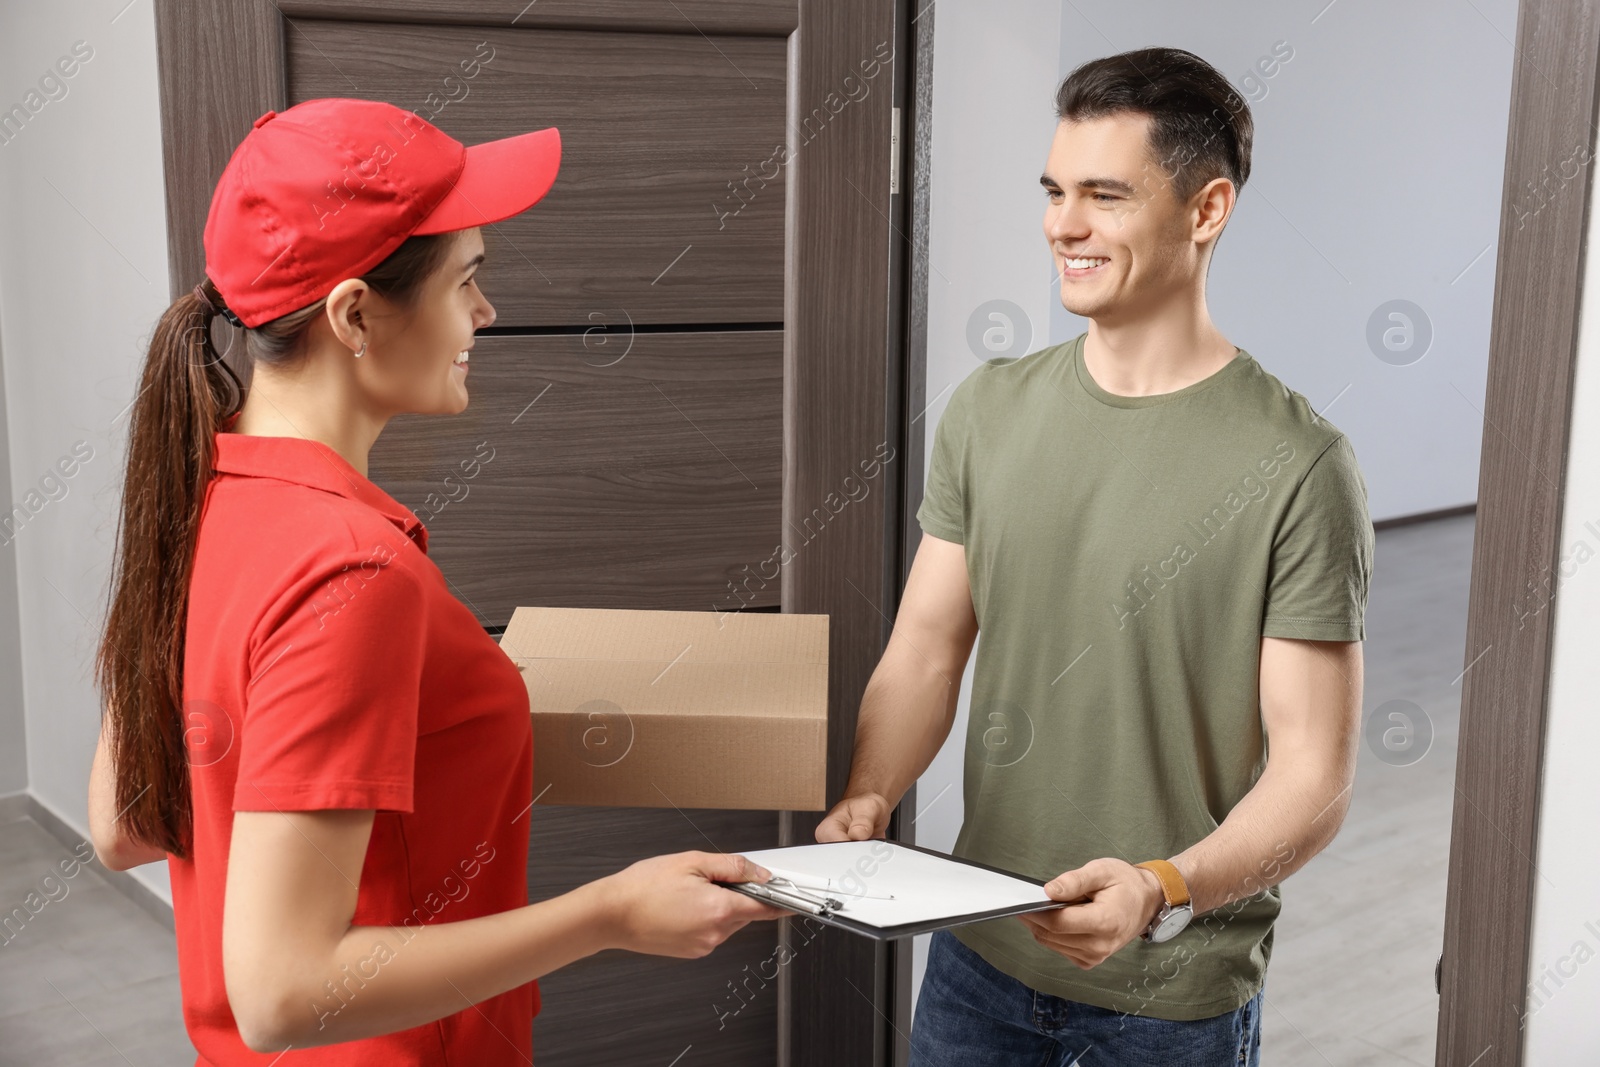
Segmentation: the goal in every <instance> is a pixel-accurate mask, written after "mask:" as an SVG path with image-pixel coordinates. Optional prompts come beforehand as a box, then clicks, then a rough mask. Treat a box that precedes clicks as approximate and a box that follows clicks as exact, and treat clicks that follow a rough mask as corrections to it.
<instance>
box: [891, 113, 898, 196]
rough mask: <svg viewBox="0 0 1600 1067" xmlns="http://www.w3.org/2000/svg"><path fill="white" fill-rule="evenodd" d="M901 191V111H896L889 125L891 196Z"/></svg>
mask: <svg viewBox="0 0 1600 1067" xmlns="http://www.w3.org/2000/svg"><path fill="white" fill-rule="evenodd" d="M899 191H900V109H899V108H895V109H894V117H893V118H892V119H891V120H890V125H889V195H890V196H893V195H895V194H896V193H898V192H899Z"/></svg>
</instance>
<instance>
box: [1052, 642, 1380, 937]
mask: <svg viewBox="0 0 1600 1067" xmlns="http://www.w3.org/2000/svg"><path fill="white" fill-rule="evenodd" d="M1361 686H1362V658H1361V643H1360V642H1359V641H1295V640H1287V639H1283V638H1276V637H1264V638H1262V639H1261V683H1260V689H1261V717H1262V723H1263V726H1264V727H1265V730H1266V734H1267V741H1268V749H1267V766H1266V769H1265V770H1263V771H1262V772H1261V777H1260V778H1259V779H1257V780H1256V784H1255V785H1254V786H1252V787H1251V789H1250V791H1249V792H1248V793H1246V794H1245V796H1244V798H1243V799H1241V800H1240V801H1239V803H1238V804H1236V805H1234V807H1233V810H1231V811H1230V812H1228V815H1227V818H1225V819H1224V820H1223V821H1222V824H1221V825H1220V826H1218V827H1217V828H1216V829H1215V830H1213V831H1212V832H1211V833H1210V834H1208V835H1206V836H1205V837H1204V838H1202V839H1201V840H1199V841H1197V842H1195V843H1194V844H1193V845H1191V846H1190V847H1188V848H1186V849H1184V850H1183V851H1182V852H1180V853H1178V855H1176V856H1172V857H1160V856H1148V857H1143V858H1144V859H1162V858H1170V859H1171V861H1172V863H1173V865H1174V866H1176V867H1177V868H1178V871H1179V873H1181V874H1182V875H1183V879H1184V881H1185V882H1186V883H1188V886H1189V895H1190V899H1191V902H1192V906H1193V908H1194V914H1195V916H1196V917H1199V916H1200V915H1202V914H1204V913H1205V912H1208V911H1211V910H1213V909H1215V908H1219V907H1222V906H1223V905H1225V904H1228V903H1229V902H1231V901H1233V900H1237V899H1239V898H1240V897H1247V896H1253V895H1255V894H1256V893H1259V892H1261V891H1262V890H1264V889H1268V888H1270V887H1271V886H1274V885H1277V884H1278V883H1279V882H1281V881H1283V880H1284V879H1285V878H1287V877H1288V876H1289V875H1291V874H1293V873H1294V872H1295V871H1297V870H1299V869H1300V868H1301V867H1303V866H1305V864H1306V863H1307V862H1308V861H1309V860H1310V859H1311V857H1313V856H1315V855H1316V854H1317V853H1318V852H1320V851H1322V849H1323V848H1325V847H1326V846H1327V844H1328V842H1329V841H1332V840H1333V836H1334V834H1336V833H1337V832H1338V830H1339V826H1340V824H1341V823H1342V822H1343V821H1344V816H1345V813H1346V812H1347V811H1348V810H1349V808H1350V792H1351V788H1350V787H1351V785H1352V784H1353V783H1354V782H1355V770H1356V753H1357V747H1358V745H1359V743H1360V736H1361ZM1046 889H1047V891H1048V892H1049V893H1050V895H1051V896H1052V897H1054V898H1055V899H1057V900H1065V901H1076V900H1079V899H1081V898H1084V897H1089V898H1091V899H1090V901H1089V902H1088V903H1086V904H1084V905H1083V906H1081V907H1069V908H1062V909H1060V910H1058V911H1052V912H1040V913H1038V914H1036V915H1028V916H1023V917H1022V919H1023V921H1025V922H1027V924H1028V925H1029V926H1030V927H1032V929H1033V935H1034V938H1035V939H1036V940H1037V941H1038V942H1039V943H1040V944H1042V945H1044V946H1045V947H1047V948H1050V949H1052V950H1053V951H1055V952H1059V953H1060V954H1061V955H1063V956H1066V957H1067V958H1068V959H1071V960H1072V961H1073V962H1074V963H1076V964H1078V965H1079V966H1080V967H1085V968H1087V967H1093V966H1095V965H1096V964H1098V963H1100V962H1101V961H1103V960H1105V959H1106V958H1107V957H1109V956H1110V955H1111V954H1112V953H1114V952H1116V951H1117V950H1119V949H1121V948H1122V947H1123V946H1124V945H1126V944H1127V943H1128V942H1130V941H1132V940H1133V939H1134V938H1135V937H1137V936H1138V935H1139V934H1140V933H1141V932H1142V931H1143V930H1144V929H1145V927H1146V926H1148V925H1149V924H1150V921H1151V920H1152V919H1154V918H1155V915H1156V912H1158V911H1159V910H1160V908H1161V905H1162V903H1163V901H1164V898H1163V897H1162V894H1161V883H1160V882H1159V881H1158V880H1157V879H1156V876H1155V875H1154V874H1153V873H1152V872H1150V871H1148V870H1145V869H1143V868H1139V867H1134V866H1132V865H1131V864H1129V863H1127V862H1124V861H1123V860H1119V859H1111V858H1102V859H1096V860H1092V861H1090V862H1089V863H1086V864H1084V865H1083V866H1082V867H1079V868H1077V869H1075V870H1071V871H1067V872H1065V873H1063V874H1061V875H1059V876H1058V877H1057V878H1056V879H1055V880H1054V881H1052V882H1051V883H1050V885H1049V886H1047V887H1046Z"/></svg>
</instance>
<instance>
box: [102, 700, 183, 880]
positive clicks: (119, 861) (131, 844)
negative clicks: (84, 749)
mask: <svg viewBox="0 0 1600 1067" xmlns="http://www.w3.org/2000/svg"><path fill="white" fill-rule="evenodd" d="M110 729H111V717H110V716H109V715H107V716H102V717H101V719H100V740H99V741H98V742H97V743H96V744H95V747H94V763H93V764H91V765H90V767H89V837H90V838H91V839H92V841H93V843H94V851H95V856H96V858H97V859H99V860H100V862H101V863H102V864H104V865H105V866H106V867H107V868H108V869H110V870H113V871H125V870H127V869H128V868H129V867H137V866H139V864H141V863H154V862H156V861H157V860H164V859H166V858H167V854H166V853H165V852H163V851H162V850H161V849H159V848H156V847H154V846H152V845H146V844H143V843H141V842H138V841H134V840H132V839H131V838H129V837H128V836H127V835H125V834H124V833H123V832H122V828H121V827H120V826H118V825H117V816H118V815H120V814H121V812H119V811H118V810H117V782H116V772H115V770H114V769H113V768H112V766H111V746H110V738H109V732H110Z"/></svg>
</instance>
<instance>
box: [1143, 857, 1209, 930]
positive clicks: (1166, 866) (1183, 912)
mask: <svg viewBox="0 0 1600 1067" xmlns="http://www.w3.org/2000/svg"><path fill="white" fill-rule="evenodd" d="M1134 866H1135V867H1143V868H1144V869H1145V870H1147V871H1151V872H1154V874H1155V876H1156V877H1157V878H1158V879H1160V880H1161V895H1162V896H1163V897H1165V898H1166V902H1165V903H1164V904H1162V905H1161V910H1160V911H1158V912H1156V917H1155V918H1154V919H1152V920H1150V925H1149V926H1147V927H1145V929H1144V931H1143V932H1142V933H1140V934H1139V936H1140V937H1142V938H1144V939H1145V940H1146V941H1149V942H1152V943H1155V944H1159V943H1161V942H1162V941H1170V940H1171V939H1172V938H1174V937H1177V936H1178V934H1179V933H1181V932H1182V931H1183V928H1184V927H1186V926H1188V925H1189V920H1190V919H1192V918H1193V917H1194V908H1192V907H1190V905H1189V887H1188V885H1186V884H1185V883H1184V880H1183V875H1181V874H1179V873H1178V868H1176V867H1174V866H1173V865H1172V864H1171V863H1168V862H1167V861H1166V860H1146V861H1145V862H1143V863H1136V864H1134Z"/></svg>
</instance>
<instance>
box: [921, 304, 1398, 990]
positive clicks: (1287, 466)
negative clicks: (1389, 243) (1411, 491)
mask: <svg viewBox="0 0 1600 1067" xmlns="http://www.w3.org/2000/svg"><path fill="white" fill-rule="evenodd" d="M1085 336H1086V335H1081V334H1080V335H1079V336H1078V337H1076V338H1074V339H1073V340H1071V341H1069V342H1066V343H1065V344H1060V345H1056V346H1054V347H1051V348H1047V349H1043V350H1042V351H1039V352H1035V353H1033V354H1031V355H1028V356H1025V357H1022V358H1021V359H1016V360H1010V361H996V362H993V363H988V364H985V365H983V366H982V367H980V368H979V369H978V370H977V371H975V372H974V373H973V374H971V375H970V376H969V377H967V378H966V379H965V380H964V381H962V382H961V383H960V385H958V386H957V387H956V389H955V391H954V393H953V394H952V395H951V397H950V404H949V407H948V408H947V409H946V411H945V414H944V416H943V418H942V419H941V420H940V422H939V427H938V429H937V431H936V432H935V435H934V446H933V458H932V462H931V463H930V466H929V470H928V478H927V486H926V489H925V494H924V498H923V502H922V506H921V508H920V509H919V510H918V511H917V519H918V521H919V522H920V523H921V525H922V528H923V530H925V531H926V532H927V533H929V534H931V535H933V536H934V537H938V538H942V539H944V540H946V541H954V542H958V543H960V544H962V545H964V546H965V552H966V563H967V576H968V579H969V581H970V583H971V587H972V602H973V608H974V610H975V611H976V613H977V618H978V625H979V634H978V645H977V659H976V663H975V666H974V673H973V681H972V704H971V718H970V720H969V724H968V729H967V739H966V769H965V775H964V786H965V790H966V797H965V818H964V821H963V823H962V827H961V833H960V836H959V837H958V838H957V840H956V846H955V853H956V855H958V856H962V857H965V858H968V859H972V860H976V861H978V862H981V863H986V864H990V865H992V866H996V867H1002V868H1006V869H1008V870H1013V871H1018V872H1021V873H1024V874H1028V875H1032V876H1035V877H1038V878H1041V879H1048V878H1051V877H1054V876H1055V875H1057V874H1060V873H1061V872H1062V871H1066V870H1070V869H1072V868H1076V867H1079V866H1082V865H1083V864H1084V863H1087V862H1088V861H1090V860H1092V859H1095V858H1097V857H1101V856H1114V857H1117V858H1120V859H1123V860H1126V861H1127V862H1129V863H1138V862H1142V861H1144V860H1148V859H1164V858H1168V857H1171V856H1173V855H1176V854H1177V853H1179V852H1181V851H1183V850H1184V849H1185V848H1187V847H1189V846H1190V845H1192V844H1193V843H1194V842H1196V841H1198V840H1200V839H1201V838H1203V837H1205V836H1206V835H1207V834H1209V833H1210V832H1211V831H1213V830H1215V829H1216V828H1217V826H1218V824H1219V823H1221V822H1222V820H1223V819H1224V818H1225V817H1226V816H1227V814H1228V811H1229V810H1230V809H1231V808H1232V807H1233V806H1234V805H1235V804H1237V803H1238V802H1239V800H1240V799H1241V798H1242V797H1243V796H1244V795H1245V793H1247V792H1248V791H1249V790H1250V787H1251V786H1252V785H1253V784H1254V783H1255V781H1256V779H1257V778H1258V777H1259V775H1260V773H1261V771H1262V770H1263V768H1264V767H1265V765H1266V743H1265V738H1264V734H1263V729H1262V723H1261V713H1260V691H1259V685H1258V681H1259V676H1258V670H1259V667H1260V650H1261V638H1262V637H1263V636H1267V637H1284V638H1296V639H1305V640H1316V641H1360V640H1364V639H1365V637H1366V633H1365V628H1364V617H1365V612H1366V602H1367V586H1368V580H1369V577H1370V574H1371V569H1372V551H1373V531H1372V523H1371V521H1370V519H1369V518H1368V515H1367V499H1366V497H1367V493H1366V484H1365V482H1364V480H1363V479H1362V476H1361V472H1360V470H1359V468H1358V467H1357V465H1356V458H1355V453H1354V451H1353V450H1352V449H1351V446H1350V442H1349V440H1348V439H1347V438H1346V437H1345V436H1344V434H1342V433H1341V432H1340V431H1339V430H1338V429H1337V428H1336V427H1334V426H1333V425H1332V424H1331V423H1329V422H1328V421H1327V420H1326V419H1323V418H1319V417H1318V416H1317V414H1316V413H1315V412H1314V411H1313V410H1312V408H1311V405H1310V404H1309V403H1308V402H1307V401H1306V398H1305V397H1303V396H1301V395H1300V394H1299V393H1296V392H1294V391H1293V390H1292V389H1289V388H1287V387H1286V386H1284V385H1283V383H1282V382H1280V381H1279V380H1278V379H1277V378H1276V377H1274V376H1273V375H1271V374H1269V373H1268V372H1267V371H1266V370H1265V369H1264V368H1262V366H1261V365H1260V364H1259V363H1257V362H1256V361H1255V360H1254V359H1253V358H1252V357H1251V356H1250V354H1249V353H1248V352H1245V351H1243V350H1242V349H1241V350H1240V351H1239V352H1238V353H1237V354H1236V355H1235V356H1234V358H1233V360H1232V362H1230V363H1229V364H1227V365H1226V366H1225V367H1223V368H1222V369H1221V370H1219V371H1217V372H1215V373H1214V374H1212V375H1210V376H1209V377H1207V378H1204V379H1202V380H1201V381H1198V382H1195V383H1193V384H1191V385H1189V386H1187V387H1185V388H1182V389H1179V390H1177V391H1175V392H1170V393H1163V394H1158V395H1154V396H1139V397H1132V396H1119V395H1117V394H1113V393H1109V392H1107V391H1105V390H1104V389H1102V388H1101V387H1100V385H1099V384H1098V383H1097V382H1095V381H1094V379H1093V378H1092V377H1090V375H1089V373H1088V371H1087V370H1086V369H1085V367H1084V363H1083V341H1084V337H1085ZM1292 854H1293V852H1292V848H1290V846H1289V845H1288V844H1287V843H1270V842H1269V843H1267V844H1266V846H1265V850H1264V852H1263V856H1262V858H1261V870H1262V875H1263V877H1262V879H1261V881H1260V883H1258V884H1264V883H1265V882H1266V881H1269V880H1270V879H1271V878H1274V877H1277V876H1278V875H1277V868H1278V866H1279V865H1281V864H1283V863H1286V862H1287V861H1288V859H1289V858H1290V857H1291V856H1292ZM1280 904H1281V896H1280V894H1279V890H1278V889H1277V888H1276V887H1273V888H1271V889H1268V890H1264V891H1262V890H1258V891H1257V892H1256V893H1255V895H1253V896H1249V897H1245V898H1241V899H1240V900H1237V901H1234V902H1233V903H1232V904H1229V905H1226V906H1224V907H1222V908H1217V909H1215V910H1213V911H1211V912H1209V913H1204V914H1201V915H1197V916H1195V918H1194V920H1193V922H1191V924H1190V925H1189V927H1188V928H1187V929H1186V930H1184V931H1183V932H1182V933H1181V934H1179V935H1178V936H1177V937H1175V938H1173V939H1171V940H1169V941H1167V942H1164V943H1162V944H1148V943H1146V942H1145V941H1143V940H1142V939H1135V940H1134V941H1133V942H1132V943H1130V944H1129V945H1127V946H1125V947H1124V948H1123V949H1122V950H1121V951H1119V952H1117V953H1116V954H1114V955H1113V956H1111V957H1110V958H1108V959H1107V960H1106V961H1105V962H1103V963H1101V964H1099V965H1098V966H1096V967H1093V968H1090V969H1089V970H1083V969H1081V968H1079V967H1078V966H1077V965H1076V964H1074V963H1073V962H1072V961H1070V960H1068V959H1066V958H1065V957H1062V956H1059V955H1057V954H1055V953H1053V952H1051V951H1049V950H1047V949H1045V948H1043V947H1042V946H1040V945H1039V944H1038V943H1036V942H1035V941H1034V940H1033V938H1032V936H1031V935H1030V933H1029V932H1028V929H1027V927H1025V926H1024V925H1023V924H1022V923H1021V922H1020V921H1018V920H1017V919H1015V918H1008V919H1001V920H995V921H990V922H986V923H979V924H976V925H972V926H965V927H961V928H959V929H957V930H956V931H955V934H956V936H957V937H958V938H960V939H961V941H963V942H964V943H965V944H967V945H968V946H969V947H971V948H972V949H973V950H975V951H976V952H978V953H979V954H980V955H982V956H983V957H984V958H985V959H986V960H988V961H989V962H990V963H991V964H993V965H994V966H995V967H997V968H998V969H1000V970H1001V971H1004V972H1005V973H1007V974H1009V975H1011V976H1012V977H1014V978H1016V979H1018V980H1019V981H1021V982H1023V983H1025V984H1026V985H1028V986H1031V987H1032V988H1034V989H1037V990H1041V991H1043V992H1046V993H1051V994H1054V995H1056V996H1060V997H1065V998H1067V999H1070V1000H1077V1001H1082V1002H1084V1003H1088V1004H1094V1005H1098V1006H1100V1007H1103V1008H1110V1009H1113V1010H1117V1011H1124V1012H1129V1013H1135V1014H1142V1015H1145V1016H1149V1017H1152V1018H1160V1019H1177V1020H1188V1019H1202V1018H1209V1017H1211V1016H1214V1015H1219V1014H1221V1013H1223V1012H1226V1011H1232V1010H1234V1009H1235V1008H1238V1007H1239V1006H1240V1005H1242V1004H1244V1003H1245V1002H1246V1001H1248V1000H1249V999H1250V998H1251V997H1253V996H1254V995H1255V993H1256V992H1257V991H1258V990H1259V989H1260V988H1261V985H1262V979H1263V976H1264V975H1265V972H1266V967H1267V962H1268V960H1269V959H1270V957H1271V953H1272V923H1273V920H1274V919H1275V918H1276V917H1277V915H1278V911H1279V908H1280Z"/></svg>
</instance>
